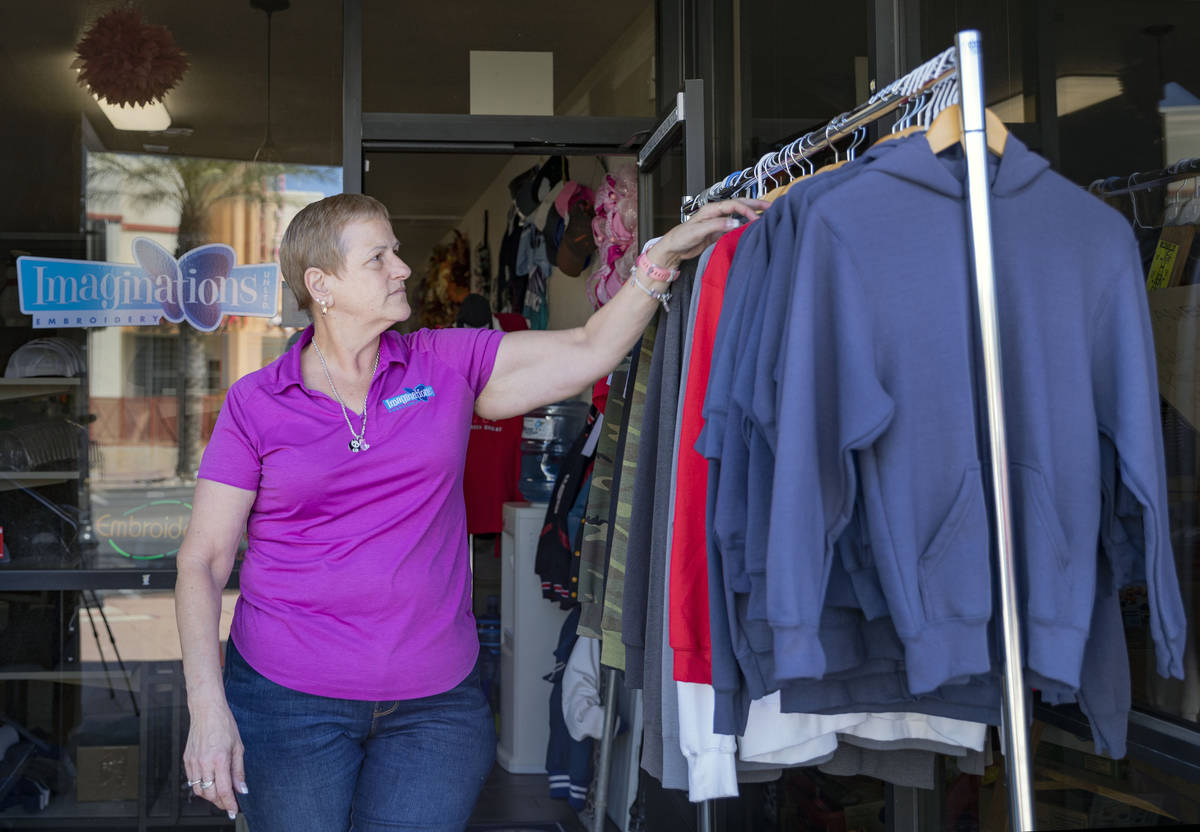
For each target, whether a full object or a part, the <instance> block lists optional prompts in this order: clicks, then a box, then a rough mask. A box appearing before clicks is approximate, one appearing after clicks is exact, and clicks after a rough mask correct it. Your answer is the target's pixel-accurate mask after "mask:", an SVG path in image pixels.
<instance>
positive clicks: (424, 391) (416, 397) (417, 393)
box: [383, 384, 433, 411]
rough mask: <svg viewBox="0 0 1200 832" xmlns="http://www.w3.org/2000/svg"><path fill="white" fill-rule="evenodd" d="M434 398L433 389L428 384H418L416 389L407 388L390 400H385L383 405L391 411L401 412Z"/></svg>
mask: <svg viewBox="0 0 1200 832" xmlns="http://www.w3.org/2000/svg"><path fill="white" fill-rule="evenodd" d="M432 398H433V388H432V387H430V386H429V385H428V384H418V385H417V386H416V387H405V388H404V392H403V393H401V394H400V395H398V396H392V397H391V398H390V399H384V400H383V405H384V407H386V408H387V409H388V410H389V411H392V410H399V409H400V408H402V407H408V406H409V405H410V404H416V403H417V402H426V401H429V400H430V399H432Z"/></svg>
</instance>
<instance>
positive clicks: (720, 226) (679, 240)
mask: <svg viewBox="0 0 1200 832" xmlns="http://www.w3.org/2000/svg"><path fill="white" fill-rule="evenodd" d="M769 206H770V203H769V202H764V201H762V200H761V199H728V200H725V201H723V202H711V203H709V204H708V205H705V206H704V207H703V208H701V209H700V210H699V211H697V212H696V213H695V214H694V215H693V216H692V218H691V219H690V220H688V221H687V222H684V223H680V224H679V225H677V226H675V227H674V228H672V229H671V230H670V231H668V232H667V233H666V234H664V235H663V236H662V237H661V238H659V240H658V242H656V243H655V244H654V245H653V246H652V247H651V248H650V250H649V251H647V252H646V256H647V257H649V258H650V262H651V263H654V264H655V265H656V266H662V267H663V268H665V269H674V268H676V267H677V266H678V265H679V264H680V263H681V262H682V261H684V260H687V259H688V258H690V257H695V256H696V255H698V254H700V252H702V251H704V249H706V248H708V246H709V245H710V244H712V243H715V242H716V241H717V240H718V239H719V238H720V237H721V235H722V234H724V233H725V232H727V231H729V230H730V229H733V228H737V227H738V226H739V225H741V224H742V222H741V220H739V219H738V217H739V216H740V217H745V218H746V219H747V220H754V219H757V218H758V214H757V213H755V212H757V211H765V210H767V208H768V207H769Z"/></svg>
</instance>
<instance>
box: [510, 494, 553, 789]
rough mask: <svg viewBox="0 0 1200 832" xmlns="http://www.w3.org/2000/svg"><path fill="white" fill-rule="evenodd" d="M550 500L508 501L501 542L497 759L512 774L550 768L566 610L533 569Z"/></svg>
mask: <svg viewBox="0 0 1200 832" xmlns="http://www.w3.org/2000/svg"><path fill="white" fill-rule="evenodd" d="M545 519H546V504H545V503H532V504H530V503H505V504H504V532H503V534H502V535H501V542H500V556H501V566H500V745H499V748H498V749H497V752H496V759H497V762H499V763H500V765H501V766H502V767H503V768H504V769H505V771H508V772H511V773H513V774H542V773H545V771H546V743H547V742H548V741H549V739H550V683H549V682H547V681H546V680H545V679H544V678H542V677H544V676H546V675H548V674H549V673H550V672H551V671H552V670H553V669H554V648H555V647H557V646H558V631H559V630H560V629H561V628H562V624H563V620H564V619H565V618H566V617H567V613H566V611H565V610H562V609H560V608H559V607H558V605H557V604H552V603H550V602H549V601H547V600H545V599H544V598H542V583H541V579H540V578H538V576H537V573H536V572H534V569H533V567H534V560H535V558H536V557H537V541H538V534H539V533H540V532H541V530H542V525H543V523H544V521H545Z"/></svg>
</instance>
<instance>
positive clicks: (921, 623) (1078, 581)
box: [766, 137, 1185, 694]
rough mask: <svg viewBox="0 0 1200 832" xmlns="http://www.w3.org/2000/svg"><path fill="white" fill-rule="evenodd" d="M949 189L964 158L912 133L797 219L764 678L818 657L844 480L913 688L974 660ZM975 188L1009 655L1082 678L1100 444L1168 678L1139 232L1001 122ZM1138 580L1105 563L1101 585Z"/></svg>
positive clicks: (976, 480)
mask: <svg viewBox="0 0 1200 832" xmlns="http://www.w3.org/2000/svg"><path fill="white" fill-rule="evenodd" d="M961 180H962V164H961V159H960V158H958V157H956V156H955V155H953V154H951V155H950V156H949V158H939V157H936V156H934V155H933V154H932V153H931V152H930V151H929V148H928V145H927V144H926V143H924V142H920V141H917V142H905V143H903V146H901V147H897V148H896V149H895V150H894V151H893V152H890V153H888V154H886V155H884V156H882V157H881V158H880V159H878V160H877V161H876V162H874V163H873V164H872V165H871V166H870V167H869V168H867V169H865V170H863V171H862V172H861V174H860V175H857V176H854V177H851V178H848V179H847V180H846V181H845V182H844V183H843V184H842V185H841V186H840V187H837V188H833V189H830V190H829V191H827V192H826V193H825V194H822V195H821V196H820V197H819V198H817V199H816V200H814V201H813V203H812V204H811V205H810V206H809V209H808V211H807V212H806V215H805V217H804V222H805V226H804V229H803V232H802V235H801V236H802V244H801V245H800V246H799V247H798V249H797V252H798V257H797V258H796V263H795V271H794V275H795V277H794V280H793V283H792V289H793V294H792V298H791V302H790V307H791V311H790V313H789V316H788V321H787V330H786V333H785V336H784V337H785V342H784V343H785V344H786V347H785V348H784V359H783V363H782V366H781V368H780V370H779V393H778V398H779V401H780V402H781V404H782V406H781V409H780V411H779V413H778V417H777V418H778V421H779V422H780V423H784V422H785V420H786V424H787V425H788V428H787V430H784V431H782V432H780V433H779V436H778V443H777V447H776V454H777V458H778V459H779V460H780V463H779V464H777V465H776V466H775V471H774V482H773V488H772V508H771V523H770V529H769V542H768V549H767V556H766V568H767V574H768V576H769V578H770V579H769V581H768V582H767V596H768V614H769V617H770V624H771V629H772V632H773V633H774V653H775V665H776V672H777V674H778V676H779V677H780V678H783V679H789V678H795V679H803V678H819V677H820V676H822V674H824V673H825V671H826V667H827V660H826V656H825V655H824V651H823V649H822V647H821V642H820V638H819V630H820V618H821V611H822V609H823V607H824V602H825V594H826V588H827V586H828V582H829V575H830V571H831V569H830V565H831V560H832V557H833V555H834V551H835V542H836V541H837V540H838V538H839V537H840V536H841V534H842V532H843V530H844V529H845V528H846V525H847V523H848V522H849V520H850V517H851V514H852V511H853V508H854V504H855V495H856V494H857V493H858V491H859V489H860V488H861V494H862V514H863V520H864V522H865V527H866V529H867V534H868V536H869V539H870V542H871V553H872V558H873V562H874V566H875V568H876V569H877V571H878V576H879V581H880V586H881V588H882V590H883V593H884V595H885V597H886V599H887V606H888V609H889V611H890V613H891V617H892V621H893V623H894V625H895V628H896V631H897V633H898V634H899V637H900V639H901V641H902V642H903V644H904V648H905V670H906V673H907V682H908V687H909V689H910V690H911V691H912V692H913V693H916V694H920V693H924V692H926V691H932V690H934V689H935V688H937V687H938V686H940V685H943V684H946V683H953V682H955V681H958V680H963V679H967V678H970V677H973V676H976V675H982V674H987V673H988V672H989V671H990V669H991V660H990V655H989V622H990V621H991V618H992V609H993V605H992V596H993V588H992V585H991V560H992V554H991V542H990V533H989V523H988V503H989V499H990V498H989V496H988V495H989V490H988V488H987V485H986V478H987V474H988V472H987V465H986V464H985V463H984V462H983V461H982V460H986V459H987V444H986V436H985V435H984V434H983V432H982V431H983V429H982V428H981V426H980V421H979V419H980V417H979V415H978V414H979V410H978V408H979V403H978V399H979V395H978V394H977V392H976V391H977V390H980V389H981V385H982V382H981V377H980V368H979V360H978V349H977V345H976V336H975V323H974V321H975V313H974V310H973V304H972V300H971V277H970V272H969V268H968V255H967V244H966V212H965V205H964V201H963V186H962V184H961ZM992 191H993V197H992V217H993V230H994V235H995V259H996V277H997V295H998V302H999V320H1000V324H1001V340H1002V347H1003V351H1004V383H1005V395H1006V414H1005V415H1006V420H1007V424H1008V440H1009V455H1010V473H1011V480H1010V483H1011V497H1012V505H1013V521H1014V533H1015V543H1016V550H1017V555H1018V569H1019V573H1020V574H1019V593H1020V595H1019V597H1020V602H1021V607H1022V612H1023V621H1024V626H1025V634H1026V645H1027V652H1026V664H1027V666H1028V667H1029V668H1030V670H1031V671H1033V673H1034V674H1035V675H1036V676H1037V677H1040V678H1042V679H1045V680H1048V681H1050V682H1057V683H1060V684H1061V685H1062V686H1063V687H1064V688H1066V689H1078V687H1079V684H1080V669H1081V666H1082V664H1083V661H1084V653H1085V648H1086V646H1087V642H1088V635H1089V632H1090V629H1091V624H1092V620H1093V609H1094V606H1095V599H1096V597H1097V595H1098V590H1097V570H1098V564H1099V563H1100V561H1099V560H1098V559H1097V557H1096V546H1097V539H1098V534H1099V532H1100V530H1101V496H1102V493H1101V467H1102V464H1101V442H1100V439H1099V437H1101V436H1103V437H1105V438H1106V439H1107V440H1108V441H1110V442H1111V444H1112V446H1113V448H1114V449H1115V456H1116V459H1117V463H1116V471H1117V474H1118V475H1119V481H1120V484H1121V487H1120V494H1121V495H1123V498H1124V502H1125V505H1124V509H1125V510H1126V512H1127V513H1126V514H1123V515H1122V517H1124V518H1126V519H1125V520H1122V522H1121V523H1120V525H1121V526H1122V528H1123V529H1124V530H1126V531H1128V530H1129V529H1134V530H1138V529H1140V534H1141V535H1142V537H1141V540H1139V541H1137V542H1136V543H1134V544H1133V545H1132V546H1130V547H1127V551H1126V555H1125V556H1124V557H1125V560H1127V561H1128V562H1129V563H1137V564H1140V565H1141V567H1142V568H1141V571H1142V572H1143V573H1144V574H1145V577H1146V579H1147V581H1148V584H1149V592H1150V607H1151V633H1152V636H1153V638H1154V641H1155V644H1156V646H1157V650H1158V660H1159V664H1158V669H1159V672H1160V673H1161V674H1162V675H1175V676H1181V675H1182V653H1183V646H1184V640H1185V624H1184V615H1183V608H1182V603H1181V601H1180V598H1179V591H1178V584H1177V579H1176V576H1175V568H1174V560H1173V557H1172V554H1171V550H1170V542H1169V537H1168V527H1167V514H1166V505H1167V503H1166V488H1165V485H1166V483H1165V466H1164V464H1163V459H1162V444H1161V430H1160V426H1159V415H1158V397H1157V390H1156V371H1155V359H1154V351H1153V342H1152V338H1151V334H1150V326H1149V317H1148V314H1147V306H1146V298H1145V291H1144V288H1143V284H1142V274H1141V265H1140V260H1139V258H1138V256H1137V250H1136V246H1135V243H1134V241H1133V238H1132V234H1131V232H1130V230H1129V228H1128V226H1127V224H1126V223H1125V221H1124V220H1123V219H1122V218H1121V217H1120V216H1119V215H1118V214H1117V213H1116V212H1114V211H1112V210H1111V209H1109V208H1107V207H1106V206H1104V205H1103V204H1102V203H1100V202H1099V201H1098V200H1096V199H1094V198H1093V197H1090V196H1089V195H1087V194H1086V193H1085V192H1083V191H1082V190H1081V189H1079V188H1078V187H1076V186H1074V185H1073V184H1071V183H1070V182H1068V181H1067V180H1065V179H1063V178H1062V177H1060V176H1058V175H1057V174H1055V173H1053V172H1051V171H1049V169H1048V164H1047V163H1046V162H1045V160H1043V159H1041V158H1039V157H1037V156H1035V155H1034V154H1032V153H1030V152H1029V151H1028V150H1027V149H1026V148H1025V147H1024V145H1022V144H1021V143H1020V142H1019V141H1018V140H1016V139H1015V138H1014V137H1010V138H1009V141H1008V144H1007V147H1006V149H1005V153H1004V156H1003V157H1002V159H1001V160H1000V162H999V164H998V165H997V166H996V169H995V176H994V182H993V185H992ZM785 461H786V462H785ZM1129 552H1133V553H1136V558H1135V559H1133V560H1130V558H1131V555H1129ZM797 553H811V554H803V555H802V556H797ZM1122 562H1124V561H1121V560H1118V563H1119V564H1120V563H1122ZM1136 571H1137V570H1136V568H1135V567H1128V566H1125V567H1120V566H1119V567H1118V568H1117V569H1116V572H1117V576H1116V577H1119V578H1120V577H1128V575H1130V574H1136Z"/></svg>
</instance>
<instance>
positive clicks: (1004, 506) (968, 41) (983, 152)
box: [954, 30, 1034, 832]
mask: <svg viewBox="0 0 1200 832" xmlns="http://www.w3.org/2000/svg"><path fill="white" fill-rule="evenodd" d="M954 45H955V48H956V49H957V50H958V72H959V83H960V84H961V90H962V116H963V146H964V149H965V150H966V160H967V217H968V224H969V226H970V244H971V259H972V264H973V266H974V268H973V271H974V273H975V294H976V301H977V302H978V304H979V329H980V337H981V339H982V342H983V363H984V376H985V379H986V390H987V414H988V435H989V437H990V439H991V459H992V494H993V498H994V506H993V507H994V510H995V518H996V551H997V554H998V555H999V558H1000V562H999V570H998V572H999V576H1000V626H1001V630H1002V635H1003V646H1004V715H1003V719H1004V726H1003V727H1004V737H1005V742H1006V746H1005V759H1006V761H1007V763H1008V786H1009V800H1010V801H1011V819H1012V824H1013V829H1017V830H1022V832H1024V830H1032V829H1033V828H1034V813H1033V789H1032V787H1031V782H1030V771H1031V762H1032V761H1031V760H1030V757H1029V734H1028V726H1029V720H1028V712H1027V710H1026V703H1025V680H1024V674H1023V672H1022V669H1021V620H1020V614H1019V611H1018V604H1017V582H1016V558H1015V556H1014V551H1013V528H1012V510H1011V504H1010V501H1009V485H1008V447H1007V440H1006V437H1005V427H1004V389H1003V384H1002V376H1001V365H1000V336H999V326H998V323H997V314H996V283H995V268H994V262H993V259H992V219H991V209H990V205H989V194H988V190H989V186H988V158H987V154H988V146H987V132H986V127H985V124H986V119H985V116H984V104H983V100H984V99H983V50H982V47H981V45H980V36H979V32H977V31H975V30H967V31H963V32H959V33H958V34H957V35H956V36H955V39H954Z"/></svg>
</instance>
